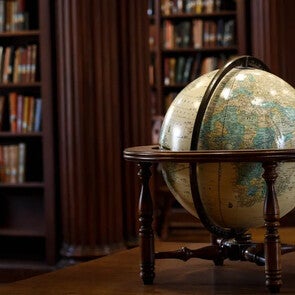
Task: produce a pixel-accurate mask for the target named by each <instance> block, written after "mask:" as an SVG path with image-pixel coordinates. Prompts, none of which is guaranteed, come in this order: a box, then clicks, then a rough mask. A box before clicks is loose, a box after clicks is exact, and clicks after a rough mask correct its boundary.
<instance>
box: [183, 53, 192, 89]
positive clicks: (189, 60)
mask: <svg viewBox="0 0 295 295" xmlns="http://www.w3.org/2000/svg"><path fill="white" fill-rule="evenodd" d="M193 61H194V57H193V56H189V57H188V58H187V59H186V61H185V65H184V70H183V76H182V83H188V82H189V81H190V74H191V70H192V65H193Z"/></svg>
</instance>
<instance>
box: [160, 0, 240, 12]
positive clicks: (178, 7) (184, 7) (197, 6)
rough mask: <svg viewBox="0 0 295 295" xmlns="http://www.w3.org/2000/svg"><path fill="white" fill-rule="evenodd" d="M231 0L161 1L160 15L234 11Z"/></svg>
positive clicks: (233, 3)
mask: <svg viewBox="0 0 295 295" xmlns="http://www.w3.org/2000/svg"><path fill="white" fill-rule="evenodd" d="M234 9H235V1H233V0H161V13H162V14H163V15H173V14H182V13H212V12H217V11H221V10H234Z"/></svg>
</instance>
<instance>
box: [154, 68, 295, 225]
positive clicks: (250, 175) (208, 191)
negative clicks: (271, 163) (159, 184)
mask: <svg viewBox="0 0 295 295" xmlns="http://www.w3.org/2000/svg"><path fill="white" fill-rule="evenodd" d="M215 74H216V71H213V72H210V73H208V74H205V75H203V76H201V77H199V78H198V79H196V80H194V81H193V82H191V83H190V84H188V85H187V86H186V87H185V88H184V89H183V90H182V91H181V92H180V93H179V94H178V95H177V97H176V98H175V100H174V101H173V103H172V104H171V106H170V108H169V109H168V111H167V113H166V115H165V118H164V121H163V125H162V128H161V133H160V140H159V144H160V148H162V149H166V150H172V151H186V150H190V148H191V142H192V140H193V138H192V135H193V129H194V124H195V121H196V117H197V113H198V111H199V107H200V104H201V101H202V99H203V96H204V94H205V91H206V89H207V87H208V85H209V84H210V82H211V80H212V79H213V78H214V76H215ZM294 147H295V90H294V88H293V87H292V86H290V85H289V84H288V83H286V82H285V81H283V80H282V79H280V78H279V77H277V76H275V75H273V74H271V73H269V72H266V71H263V70H260V69H255V68H234V69H232V70H231V71H229V72H228V73H227V74H226V75H225V77H224V78H223V79H222V80H221V82H220V83H219V84H218V86H217V88H216V89H215V91H214V93H213V94H212V96H211V98H210V101H209V104H208V106H207V108H206V111H205V113H204V116H203V120H202V123H201V127H200V133H199V138H198V146H197V149H198V150H245V149H246V150H248V149H291V148H294ZM162 171H163V175H164V179H165V181H166V183H167V185H168V187H169V189H170V190H171V192H172V193H173V195H174V196H175V198H176V199H177V200H178V201H179V202H180V204H181V205H182V206H183V207H184V208H185V209H187V210H188V211H189V212H190V213H191V214H193V215H194V216H197V213H196V208H195V206H194V202H193V197H192V194H191V188H190V176H189V173H190V172H189V164H186V163H163V164H162ZM277 173H278V178H277V181H276V183H275V188H276V193H277V197H278V202H279V207H280V215H281V216H284V215H285V214H287V213H288V212H290V211H291V210H292V209H293V207H294V199H295V164H294V163H292V162H286V163H281V164H279V165H278V168H277ZM262 174H263V168H262V165H261V163H252V162H250V163H243V162H238V163H234V162H218V163H199V164H197V175H198V178H197V184H198V190H199V194H200V197H201V200H202V204H203V206H204V208H205V210H206V214H207V215H208V216H210V218H211V219H212V220H213V222H214V223H215V224H217V225H218V226H220V227H223V228H237V229H240V228H249V227H257V226H262V225H263V224H264V219H263V204H264V198H265V194H266V185H265V181H264V179H263V178H262Z"/></svg>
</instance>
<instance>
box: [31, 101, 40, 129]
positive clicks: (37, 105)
mask: <svg viewBox="0 0 295 295" xmlns="http://www.w3.org/2000/svg"><path fill="white" fill-rule="evenodd" d="M41 127H42V99H41V98H36V99H35V116H34V127H33V131H35V132H39V131H41Z"/></svg>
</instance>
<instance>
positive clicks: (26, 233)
mask: <svg viewBox="0 0 295 295" xmlns="http://www.w3.org/2000/svg"><path fill="white" fill-rule="evenodd" d="M0 236H7V237H44V236H45V234H44V228H42V227H41V226H40V228H36V229H12V228H1V227H0Z"/></svg>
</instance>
